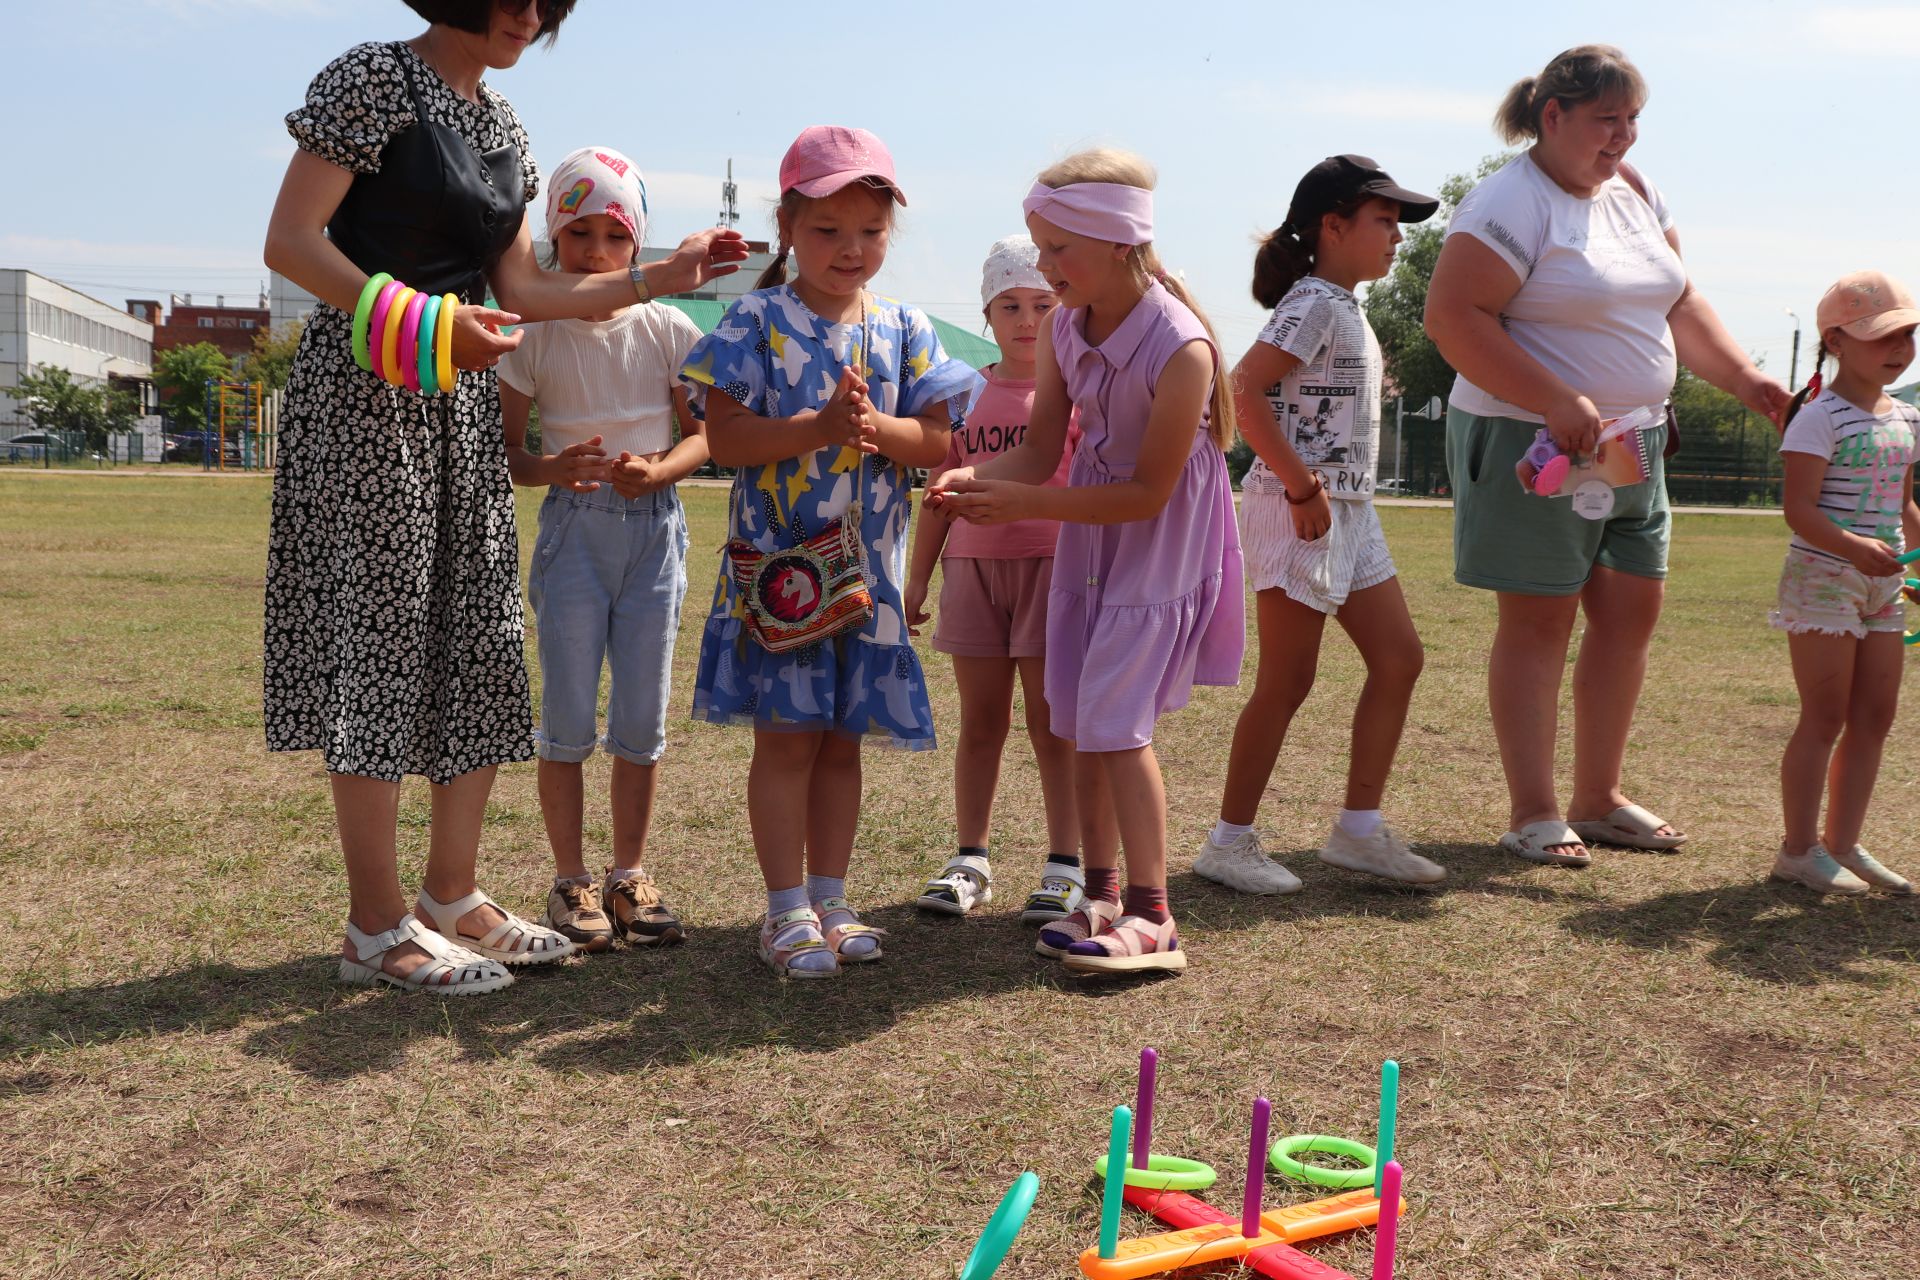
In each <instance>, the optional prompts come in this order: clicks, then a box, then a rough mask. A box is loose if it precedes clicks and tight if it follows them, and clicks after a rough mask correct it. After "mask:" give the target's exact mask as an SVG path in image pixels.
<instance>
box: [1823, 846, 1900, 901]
mask: <svg viewBox="0 0 1920 1280" xmlns="http://www.w3.org/2000/svg"><path fill="white" fill-rule="evenodd" d="M1833 860H1834V861H1835V862H1837V863H1839V864H1840V865H1841V866H1843V867H1845V868H1846V869H1847V870H1849V871H1851V872H1853V874H1855V875H1856V876H1859V877H1860V879H1861V880H1862V881H1863V882H1864V883H1865V884H1866V885H1867V887H1868V888H1871V889H1878V890H1880V891H1881V892H1882V893H1891V894H1893V895H1895V896H1896V897H1901V898H1907V897H1911V896H1913V882H1912V881H1910V880H1908V879H1907V878H1906V877H1905V876H1903V875H1901V874H1900V873H1899V872H1898V871H1892V870H1889V869H1888V868H1886V867H1884V866H1882V865H1880V860H1879V859H1877V858H1875V857H1874V856H1873V855H1872V854H1870V853H1868V852H1867V851H1866V850H1865V849H1863V848H1862V847H1861V846H1859V845H1855V846H1853V852H1852V853H1836V854H1834V855H1833Z"/></svg>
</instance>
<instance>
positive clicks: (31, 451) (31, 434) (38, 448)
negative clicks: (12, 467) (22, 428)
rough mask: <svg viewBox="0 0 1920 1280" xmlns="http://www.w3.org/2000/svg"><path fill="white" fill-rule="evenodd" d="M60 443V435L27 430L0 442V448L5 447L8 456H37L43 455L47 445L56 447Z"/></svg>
mask: <svg viewBox="0 0 1920 1280" xmlns="http://www.w3.org/2000/svg"><path fill="white" fill-rule="evenodd" d="M62 443H63V442H62V441H61V439H60V437H58V436H53V435H48V434H47V433H46V432H44V431H28V432H26V433H25V434H23V435H17V436H14V437H12V438H11V439H9V440H8V441H7V442H6V443H4V444H0V449H5V450H6V451H7V456H8V457H13V458H39V457H43V456H45V454H46V452H47V446H48V445H53V446H55V447H56V448H57V447H59V446H60V445H61V444H62Z"/></svg>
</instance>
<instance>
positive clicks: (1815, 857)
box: [1773, 844, 1867, 898]
mask: <svg viewBox="0 0 1920 1280" xmlns="http://www.w3.org/2000/svg"><path fill="white" fill-rule="evenodd" d="M1773 878H1774V879H1775V880H1786V881H1789V882H1791V883H1793V884H1803V885H1805V886H1807V888H1809V889H1811V890H1813V891H1814V892H1815V893H1833V894H1839V895H1840V896H1842V897H1847V898H1857V897H1859V896H1860V895H1861V894H1863V893H1865V892H1866V891H1867V882H1866V881H1865V880H1862V879H1861V878H1860V877H1859V876H1857V875H1855V874H1853V872H1851V871H1849V870H1847V869H1846V868H1845V867H1843V866H1841V865H1840V864H1839V863H1837V862H1835V861H1834V860H1833V855H1831V854H1829V853H1828V852H1827V851H1826V850H1825V849H1824V848H1822V847H1821V846H1819V845H1817V844H1816V845H1814V846H1813V847H1812V848H1811V849H1808V850H1807V851H1806V852H1805V853H1803V854H1799V855H1797V856H1796V855H1794V854H1791V853H1788V852H1787V850H1786V847H1785V846H1784V845H1783V846H1781V849H1780V853H1779V855H1778V856H1777V857H1775V858H1774V860H1773Z"/></svg>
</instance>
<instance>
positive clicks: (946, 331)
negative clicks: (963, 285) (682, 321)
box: [660, 298, 1000, 369]
mask: <svg viewBox="0 0 1920 1280" xmlns="http://www.w3.org/2000/svg"><path fill="white" fill-rule="evenodd" d="M660 301H662V302H664V303H666V304H667V305H668V306H670V307H674V308H676V309H678V310H680V311H682V312H684V313H685V314H686V317H687V318H688V319H689V320H691V321H693V322H694V323H695V324H697V325H699V326H700V332H702V333H712V332H713V330H714V326H715V325H717V324H719V323H720V317H721V316H723V315H725V314H726V311H727V304H726V303H724V302H719V301H715V300H714V299H711V298H662V299H660ZM927 318H928V319H929V320H932V321H933V331H934V332H935V333H937V334H939V335H940V345H941V346H942V347H945V348H946V351H947V354H948V355H950V356H952V357H953V358H954V359H955V360H959V361H961V362H963V363H965V364H970V365H972V366H973V367H974V368H976V369H984V368H986V367H987V366H988V365H990V364H992V363H993V362H994V361H996V360H998V359H999V358H1000V348H999V347H997V346H995V345H994V344H993V343H992V342H991V341H990V340H988V339H986V338H983V337H981V336H980V335H978V334H975V333H969V332H967V331H966V330H965V329H962V328H961V327H960V326H959V325H954V324H948V323H947V322H946V321H945V320H942V319H940V317H938V316H928V317H927Z"/></svg>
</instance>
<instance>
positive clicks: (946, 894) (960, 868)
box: [914, 853, 993, 916]
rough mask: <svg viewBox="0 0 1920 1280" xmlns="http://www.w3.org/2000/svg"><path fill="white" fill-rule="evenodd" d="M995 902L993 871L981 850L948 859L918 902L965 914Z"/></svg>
mask: <svg viewBox="0 0 1920 1280" xmlns="http://www.w3.org/2000/svg"><path fill="white" fill-rule="evenodd" d="M992 901H993V872H992V871H991V870H990V869H989V868H988V866H987V860H986V859H985V858H983V857H981V856H980V855H979V854H977V853H957V854H955V855H954V856H953V857H951V858H948V859H947V865H946V866H944V867H942V868H940V874H939V875H937V876H935V877H934V878H933V879H931V880H929V881H927V887H926V888H925V889H923V890H921V892H920V896H919V897H918V898H915V899H914V905H915V906H917V907H919V908H921V909H922V910H924V911H937V912H939V913H940V914H942V915H949V916H964V915H966V914H967V913H968V912H970V911H972V910H973V909H974V908H975V907H979V906H985V905H986V904H987V903H989V902H992Z"/></svg>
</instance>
